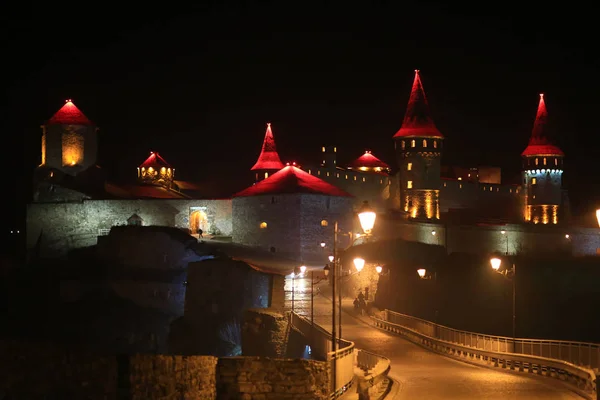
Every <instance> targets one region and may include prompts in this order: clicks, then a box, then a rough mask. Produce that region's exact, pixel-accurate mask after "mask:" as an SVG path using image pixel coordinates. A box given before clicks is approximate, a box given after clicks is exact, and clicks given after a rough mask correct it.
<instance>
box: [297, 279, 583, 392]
mask: <svg viewBox="0 0 600 400" xmlns="http://www.w3.org/2000/svg"><path fill="white" fill-rule="evenodd" d="M295 283H296V286H295V296H294V297H295V299H294V300H295V301H294V303H295V304H294V308H295V310H296V312H298V313H300V314H302V315H304V316H306V317H309V318H310V281H309V279H296V282H295ZM289 287H290V289H291V285H289ZM319 289H320V291H322V292H323V293H324V294H327V293H326V292H327V291H329V290H330V289H329V288H328V287H327V286H326V285H324V286H323V285H319ZM290 305H291V304H290ZM313 307H314V320H315V323H317V324H319V325H320V326H322V327H323V328H325V329H327V330H328V331H331V311H332V310H331V308H332V306H331V301H330V300H329V299H328V298H327V297H325V296H324V295H321V294H318V295H315V297H314V306H313ZM342 307H343V309H344V313H343V314H342V337H343V338H344V339H347V340H351V341H353V342H354V343H355V344H356V347H358V348H361V349H365V350H368V351H371V352H374V353H377V354H381V355H383V356H385V357H388V358H389V359H390V360H391V362H392V368H391V370H390V374H389V376H390V377H391V378H392V379H393V380H394V381H396V382H397V383H398V385H396V387H395V388H393V390H392V392H391V393H390V395H389V396H388V397H387V398H393V399H423V400H442V399H443V400H448V399H461V400H463V399H479V400H496V399H498V400H500V399H501V400H506V399H527V400H530V399H531V400H541V399H545V400H547V399H553V400H559V399H560V400H567V399H569V400H570V399H573V400H574V399H581V397H579V396H578V395H577V394H575V393H574V392H571V391H569V390H568V389H565V388H564V387H563V386H561V385H560V384H559V382H555V381H554V380H552V379H550V378H543V377H535V376H531V375H527V374H522V373H518V372H511V371H501V370H497V369H493V368H485V367H480V366H476V365H471V364H468V363H464V362H461V361H457V360H454V359H451V358H449V357H445V356H442V355H440V354H437V353H434V352H431V351H429V350H426V349H424V348H422V347H420V346H418V345H416V344H414V343H412V342H410V341H408V340H406V339H404V338H402V337H400V336H398V335H394V334H391V333H389V332H386V331H382V330H379V329H377V328H375V327H373V326H372V325H371V323H370V320H369V319H368V318H366V317H363V318H361V317H360V316H357V315H356V313H355V312H354V309H353V306H352V300H351V299H344V301H343V306H342ZM349 396H350V395H349ZM349 398H352V397H349Z"/></svg>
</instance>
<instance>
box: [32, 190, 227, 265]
mask: <svg viewBox="0 0 600 400" xmlns="http://www.w3.org/2000/svg"><path fill="white" fill-rule="evenodd" d="M198 210H199V211H201V212H203V213H204V214H205V216H206V219H207V223H208V226H209V228H208V232H206V233H210V232H212V231H217V232H218V233H219V234H220V235H224V236H230V235H231V233H232V214H231V212H232V206H231V200H229V199H226V200H187V199H185V200H179V199H177V200H173V199H167V200H162V199H145V200H82V201H78V202H66V203H31V204H29V205H28V206H27V249H28V250H32V249H34V248H35V247H36V246H39V248H40V250H43V252H42V254H41V255H57V254H64V253H65V252H67V251H68V250H70V249H75V248H81V247H86V246H92V245H95V244H96V243H97V238H98V236H102V235H105V234H107V233H108V230H110V228H111V227H113V226H117V225H126V224H127V220H128V219H129V218H130V217H132V216H133V215H134V214H135V215H138V216H139V217H140V218H141V219H142V224H143V225H144V226H152V225H156V226H170V227H177V228H181V229H189V227H190V215H191V213H192V212H194V211H198ZM40 239H41V243H38V241H39V240H40Z"/></svg>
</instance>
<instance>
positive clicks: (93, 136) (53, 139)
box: [40, 100, 98, 175]
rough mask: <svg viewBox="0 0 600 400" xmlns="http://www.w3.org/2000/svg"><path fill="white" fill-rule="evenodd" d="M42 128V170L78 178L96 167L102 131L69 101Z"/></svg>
mask: <svg viewBox="0 0 600 400" xmlns="http://www.w3.org/2000/svg"><path fill="white" fill-rule="evenodd" d="M41 128H42V163H41V164H40V167H46V168H54V169H58V170H61V171H62V172H64V173H66V174H69V175H77V174H78V173H79V172H81V171H84V170H86V169H87V168H89V167H91V166H93V165H95V164H96V160H97V152H98V144H97V143H98V141H97V131H98V128H97V127H96V126H95V125H94V124H93V123H92V121H90V120H89V119H88V118H87V117H86V116H85V115H84V114H83V113H82V112H81V111H80V110H79V109H78V108H77V106H75V104H73V102H72V101H71V100H67V101H66V102H65V105H63V106H62V107H61V109H60V110H58V111H57V112H56V114H54V115H53V116H52V118H50V119H49V120H48V121H47V122H46V123H45V124H44V125H42V126H41Z"/></svg>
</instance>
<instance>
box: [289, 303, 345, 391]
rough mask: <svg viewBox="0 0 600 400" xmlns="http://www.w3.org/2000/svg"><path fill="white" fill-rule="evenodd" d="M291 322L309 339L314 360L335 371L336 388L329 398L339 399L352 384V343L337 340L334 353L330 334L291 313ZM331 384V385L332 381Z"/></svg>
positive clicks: (332, 389)
mask: <svg viewBox="0 0 600 400" xmlns="http://www.w3.org/2000/svg"><path fill="white" fill-rule="evenodd" d="M291 321H292V325H293V326H294V327H295V328H296V329H298V330H299V331H300V333H302V334H303V335H304V337H306V338H308V339H309V342H310V343H311V349H312V354H313V355H314V356H315V358H317V359H321V360H324V361H329V362H330V363H331V371H334V370H335V376H336V379H335V383H336V387H335V388H334V387H332V388H331V396H330V397H331V398H332V399H335V398H337V397H339V396H340V395H341V394H342V393H344V392H345V391H346V390H348V388H349V387H350V386H352V384H353V382H354V364H355V354H354V353H355V352H354V342H351V341H349V340H343V339H339V340H338V341H337V347H338V349H337V350H336V351H335V352H334V351H332V348H331V347H332V345H331V334H330V333H329V332H327V331H326V330H325V329H323V328H322V327H320V326H319V325H317V324H311V322H310V321H309V320H308V319H306V318H304V317H302V316H301V315H298V314H296V313H295V312H292V313H291ZM331 382H332V384H333V380H332V381H331Z"/></svg>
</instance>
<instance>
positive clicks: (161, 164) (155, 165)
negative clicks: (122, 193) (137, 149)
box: [137, 151, 175, 188]
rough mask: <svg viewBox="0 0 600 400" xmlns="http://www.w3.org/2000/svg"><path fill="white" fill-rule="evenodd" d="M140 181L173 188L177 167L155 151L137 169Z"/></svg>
mask: <svg viewBox="0 0 600 400" xmlns="http://www.w3.org/2000/svg"><path fill="white" fill-rule="evenodd" d="M137 176H138V181H140V182H141V183H147V184H151V185H159V186H164V187H166V188H171V186H173V178H174V177H175V168H173V167H171V165H170V164H169V163H168V162H166V161H165V159H164V158H162V157H161V156H160V154H158V153H155V152H153V151H151V152H150V156H148V158H146V161H144V162H143V163H142V164H141V165H140V166H139V167H138V169H137Z"/></svg>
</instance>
